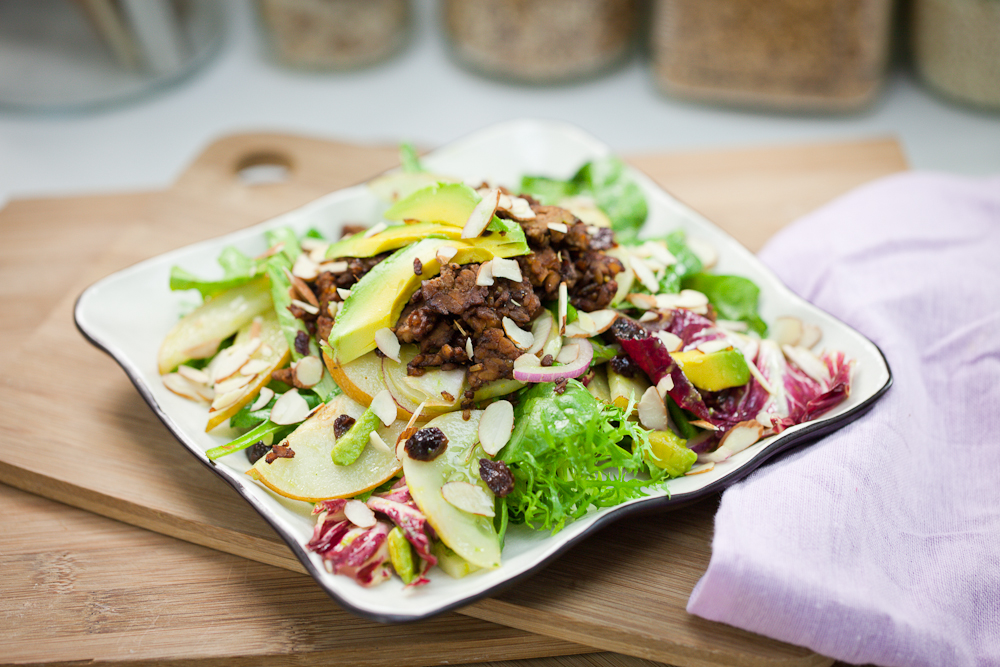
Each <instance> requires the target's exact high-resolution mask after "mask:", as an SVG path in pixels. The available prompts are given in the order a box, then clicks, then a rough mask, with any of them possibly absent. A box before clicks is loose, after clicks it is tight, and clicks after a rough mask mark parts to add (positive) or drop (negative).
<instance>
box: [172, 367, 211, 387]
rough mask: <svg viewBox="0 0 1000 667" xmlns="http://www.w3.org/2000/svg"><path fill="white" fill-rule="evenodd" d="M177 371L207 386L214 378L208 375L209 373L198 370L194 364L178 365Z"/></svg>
mask: <svg viewBox="0 0 1000 667" xmlns="http://www.w3.org/2000/svg"><path fill="white" fill-rule="evenodd" d="M177 373H178V374H180V375H183V376H184V378H185V379H187V380H190V381H191V382H194V383H195V384H203V385H206V386H207V385H210V384H212V378H210V377H209V376H208V373H206V372H205V371H202V370H198V369H197V368H194V367H192V366H184V365H181V366H178V367H177Z"/></svg>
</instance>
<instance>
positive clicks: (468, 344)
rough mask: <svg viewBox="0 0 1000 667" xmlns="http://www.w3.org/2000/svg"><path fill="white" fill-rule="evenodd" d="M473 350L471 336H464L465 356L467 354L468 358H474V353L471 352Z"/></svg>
mask: <svg viewBox="0 0 1000 667" xmlns="http://www.w3.org/2000/svg"><path fill="white" fill-rule="evenodd" d="M473 352H474V350H473V349H472V339H471V338H466V339H465V356H467V357H468V358H469V359H470V360H471V359H474V358H475V354H473Z"/></svg>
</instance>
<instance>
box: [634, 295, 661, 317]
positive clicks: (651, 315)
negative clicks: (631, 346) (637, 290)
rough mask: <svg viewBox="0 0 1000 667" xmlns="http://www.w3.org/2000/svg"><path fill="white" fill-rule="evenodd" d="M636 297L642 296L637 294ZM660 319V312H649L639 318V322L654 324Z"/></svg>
mask: <svg viewBox="0 0 1000 667" xmlns="http://www.w3.org/2000/svg"><path fill="white" fill-rule="evenodd" d="M636 296H641V295H638V294H637V295H636ZM654 305H655V302H654ZM658 319H660V314H659V313H658V312H656V311H655V310H647V311H646V312H645V313H643V314H642V316H641V317H640V318H639V321H640V322H652V321H653V320H658Z"/></svg>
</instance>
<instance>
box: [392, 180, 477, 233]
mask: <svg viewBox="0 0 1000 667" xmlns="http://www.w3.org/2000/svg"><path fill="white" fill-rule="evenodd" d="M480 199H481V197H480V196H479V193H477V192H476V191H475V190H473V189H472V188H470V187H469V186H468V185H466V184H465V183H435V184H434V185H430V186H428V187H426V188H421V189H419V190H417V191H415V192H412V193H410V194H409V195H408V196H406V197H404V198H403V199H400V200H399V201H398V202H396V203H395V204H393V205H392V206H391V207H390V208H389V210H388V211H386V212H385V219H386V220H420V221H421V222H441V223H444V224H446V225H454V226H456V227H462V226H463V225H465V221H466V220H468V219H469V214H470V213H472V209H474V208H476V204H478V203H479V200H480Z"/></svg>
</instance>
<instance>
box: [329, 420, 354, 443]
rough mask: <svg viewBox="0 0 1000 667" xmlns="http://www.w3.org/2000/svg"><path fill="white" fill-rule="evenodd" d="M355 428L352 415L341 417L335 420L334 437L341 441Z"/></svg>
mask: <svg viewBox="0 0 1000 667" xmlns="http://www.w3.org/2000/svg"><path fill="white" fill-rule="evenodd" d="M352 426H354V417H352V416H351V415H340V416H339V417H337V418H336V419H334V420H333V437H335V438H336V439H337V440H340V439H341V438H343V437H344V434H345V433H347V432H348V431H350V430H351V427H352Z"/></svg>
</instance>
